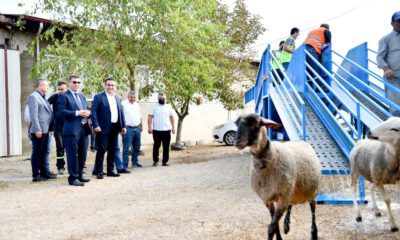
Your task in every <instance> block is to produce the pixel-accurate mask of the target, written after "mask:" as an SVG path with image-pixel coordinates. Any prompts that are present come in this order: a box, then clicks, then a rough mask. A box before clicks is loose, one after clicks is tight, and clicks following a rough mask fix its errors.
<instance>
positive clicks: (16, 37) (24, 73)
mask: <svg viewBox="0 0 400 240" xmlns="http://www.w3.org/2000/svg"><path fill="white" fill-rule="evenodd" d="M35 37H36V36H35V35H34V34H32V33H29V32H22V31H16V32H14V31H10V30H7V29H3V28H0V39H4V38H7V39H9V46H8V48H10V49H13V50H18V52H19V53H20V71H21V109H20V110H21V116H23V113H24V109H25V105H26V103H27V98H28V96H29V94H31V92H32V91H33V89H34V81H33V80H31V79H30V77H29V76H30V71H31V69H32V67H33V66H34V64H35V62H36V60H35V58H34V57H32V56H31V55H30V54H29V48H30V44H31V42H32V41H33V39H34V38H35ZM20 121H21V125H22V126H23V128H22V152H23V154H26V153H28V152H30V151H31V143H30V140H29V139H28V135H27V134H26V133H27V131H28V130H27V127H26V125H25V123H24V119H23V117H22V118H21V120H20Z"/></svg>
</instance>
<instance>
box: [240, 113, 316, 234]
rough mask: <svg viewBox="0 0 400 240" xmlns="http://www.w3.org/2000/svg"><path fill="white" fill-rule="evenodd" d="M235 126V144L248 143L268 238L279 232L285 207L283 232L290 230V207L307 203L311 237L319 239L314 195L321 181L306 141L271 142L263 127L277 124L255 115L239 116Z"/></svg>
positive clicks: (253, 186)
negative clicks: (266, 212) (267, 214)
mask: <svg viewBox="0 0 400 240" xmlns="http://www.w3.org/2000/svg"><path fill="white" fill-rule="evenodd" d="M236 124H237V126H238V130H237V134H236V143H235V146H236V147H237V148H238V149H243V148H245V147H246V146H250V148H251V152H252V154H253V156H254V158H253V167H252V170H251V186H252V188H253V190H254V191H255V192H256V193H257V194H258V196H259V197H260V198H261V199H262V201H263V202H264V204H265V205H266V206H267V208H268V210H269V212H270V214H271V219H272V220H271V223H270V225H269V226H268V239H272V238H273V237H274V235H275V234H276V238H277V239H282V237H281V234H280V231H279V220H280V218H281V217H282V215H283V213H284V212H285V211H286V210H288V214H287V216H286V219H285V233H287V232H288V231H289V216H290V206H291V205H293V204H300V203H305V202H307V201H308V202H309V203H310V206H311V213H312V225H311V237H312V239H317V238H318V231H317V225H316V223H315V207H316V202H315V197H316V195H317V192H318V184H319V180H320V168H321V167H320V162H319V160H318V158H317V156H316V154H315V152H314V150H313V149H312V147H311V146H310V145H309V144H308V143H305V142H290V141H289V142H286V143H280V142H271V141H269V139H268V137H267V129H266V127H271V128H279V127H281V125H280V124H278V123H276V122H274V121H271V120H268V119H264V118H262V117H260V116H258V115H256V114H248V115H242V116H241V117H239V118H238V120H237V121H236Z"/></svg>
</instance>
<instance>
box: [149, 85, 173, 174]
mask: <svg viewBox="0 0 400 240" xmlns="http://www.w3.org/2000/svg"><path fill="white" fill-rule="evenodd" d="M173 114H174V113H173V111H172V108H171V107H170V106H169V105H168V104H165V95H164V93H159V94H158V103H156V104H155V105H154V106H153V107H152V108H151V110H150V112H149V116H148V119H147V124H148V128H149V129H148V132H149V134H153V140H154V145H153V167H156V166H157V165H158V161H159V158H158V151H159V149H160V146H161V143H162V146H163V158H162V165H163V166H165V167H166V166H169V164H168V160H169V144H170V142H171V131H172V133H173V134H175V126H174V115H173Z"/></svg>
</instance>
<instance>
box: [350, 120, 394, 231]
mask: <svg viewBox="0 0 400 240" xmlns="http://www.w3.org/2000/svg"><path fill="white" fill-rule="evenodd" d="M350 165H351V184H352V186H353V191H354V192H353V202H354V206H355V209H356V213H357V217H356V221H357V222H361V221H362V218H361V212H360V209H359V207H358V204H357V200H356V199H357V180H358V177H359V176H360V175H361V176H363V177H364V178H365V179H366V180H367V181H369V182H371V188H370V192H371V202H372V207H373V209H374V211H375V216H377V217H379V216H381V213H380V212H379V209H378V207H377V206H376V202H375V196H374V189H375V188H377V189H378V190H379V192H380V193H381V194H382V196H383V199H384V200H385V203H386V206H387V209H388V212H389V221H390V230H391V231H392V232H396V231H399V228H398V227H397V225H396V223H395V220H394V218H393V215H392V211H391V208H390V198H389V196H388V195H387V193H386V191H385V188H384V185H385V184H395V183H396V182H397V183H398V184H399V181H400V118H399V117H392V118H389V119H388V120H386V121H385V122H383V123H381V124H379V125H378V126H376V127H374V128H372V129H371V130H370V132H369V133H368V139H363V140H360V141H359V142H358V143H357V144H356V146H355V147H354V148H353V150H352V151H351V153H350ZM398 186H399V190H400V185H398Z"/></svg>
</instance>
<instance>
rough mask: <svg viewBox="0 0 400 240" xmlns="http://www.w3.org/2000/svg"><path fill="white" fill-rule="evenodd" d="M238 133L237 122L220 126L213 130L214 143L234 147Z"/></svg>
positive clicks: (233, 121)
mask: <svg viewBox="0 0 400 240" xmlns="http://www.w3.org/2000/svg"><path fill="white" fill-rule="evenodd" d="M236 132H237V126H236V124H235V120H232V121H229V122H227V123H224V124H221V125H218V126H216V127H214V128H213V137H214V141H216V142H220V143H222V142H223V143H225V144H226V145H228V146H233V144H234V142H235V136H236Z"/></svg>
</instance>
